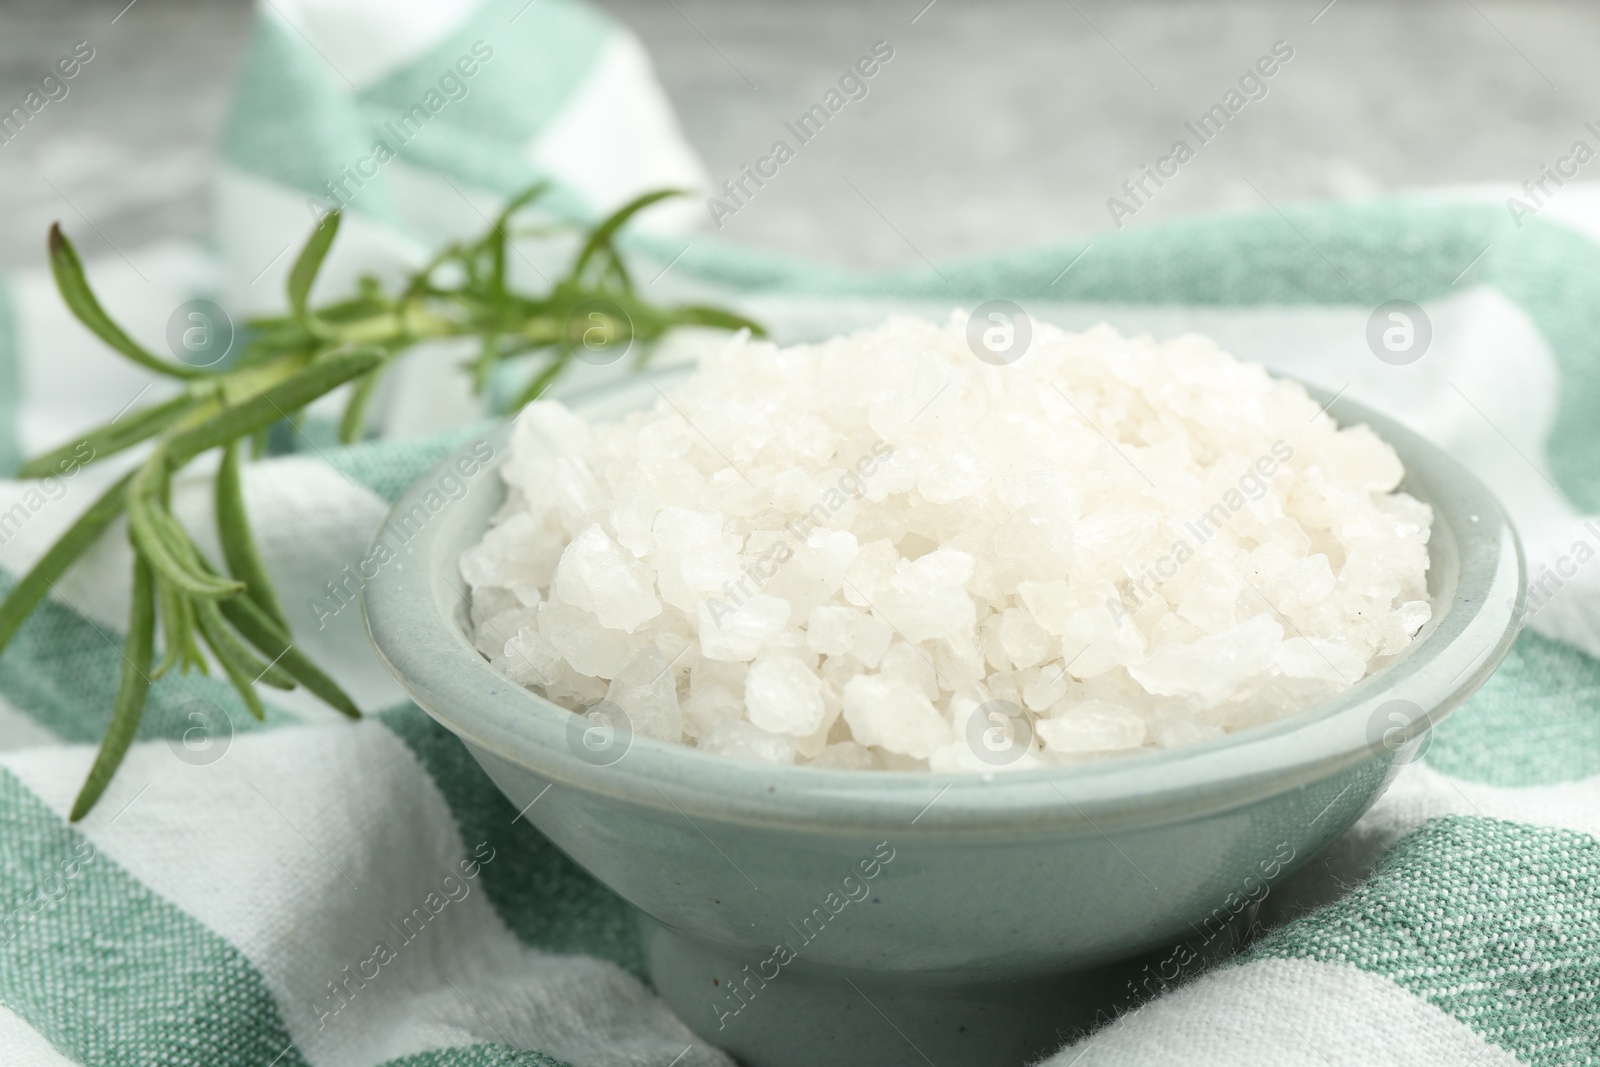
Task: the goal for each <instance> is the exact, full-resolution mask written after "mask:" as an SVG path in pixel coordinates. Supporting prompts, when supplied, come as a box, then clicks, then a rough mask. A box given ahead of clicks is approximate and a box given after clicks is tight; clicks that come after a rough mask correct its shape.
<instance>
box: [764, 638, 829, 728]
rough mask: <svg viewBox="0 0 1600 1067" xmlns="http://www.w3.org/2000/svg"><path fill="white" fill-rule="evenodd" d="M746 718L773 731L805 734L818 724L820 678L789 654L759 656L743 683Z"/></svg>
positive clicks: (820, 713)
mask: <svg viewBox="0 0 1600 1067" xmlns="http://www.w3.org/2000/svg"><path fill="white" fill-rule="evenodd" d="M744 702H745V709H746V712H747V713H748V714H749V716H750V721H751V722H753V723H755V724H756V725H757V726H759V727H761V728H762V729H763V730H766V731H769V732H770V733H775V734H792V735H794V736H796V737H805V736H807V735H809V734H814V733H816V732H817V729H818V728H819V727H820V726H821V725H822V719H823V715H824V714H825V713H826V711H827V708H826V707H825V706H824V705H823V702H822V679H820V678H818V677H817V676H816V674H815V673H814V672H813V671H812V670H811V668H809V667H807V666H806V665H805V664H804V663H802V662H800V661H799V660H798V659H796V658H795V657H793V656H788V655H784V654H783V653H776V654H767V655H762V656H760V657H759V658H758V659H757V660H756V661H755V662H754V663H752V664H750V674H749V675H748V677H746V679H745V683H744Z"/></svg>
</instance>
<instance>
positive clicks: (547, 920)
mask: <svg viewBox="0 0 1600 1067" xmlns="http://www.w3.org/2000/svg"><path fill="white" fill-rule="evenodd" d="M380 718H381V719H382V721H383V724H384V725H385V726H387V727H389V729H391V730H393V731H394V732H395V734H396V735H397V736H399V738H400V739H401V740H402V741H404V742H405V743H406V745H407V746H408V747H409V748H410V749H411V751H412V752H413V753H415V754H416V757H417V760H418V762H420V763H421V764H422V766H423V767H424V768H425V769H426V770H427V772H428V776H429V777H430V778H432V779H433V781H434V784H435V785H437V786H438V787H439V792H440V793H442V794H443V795H444V798H445V802H446V803H447V804H449V805H450V811H451V814H452V815H453V816H454V817H455V820H456V825H457V826H458V827H459V828H460V831H461V839H462V840H463V841H464V842H466V844H467V847H468V848H472V847H474V846H475V845H476V844H477V843H478V842H480V841H487V842H489V844H490V846H491V847H493V848H494V850H495V854H496V855H497V856H499V857H501V858H500V859H497V860H496V861H495V862H494V863H492V864H489V865H487V866H485V867H484V868H483V878H484V887H485V888H486V889H487V890H488V892H489V899H490V900H491V901H493V903H494V906H495V911H496V912H498V913H499V915H500V919H501V921H502V922H504V923H505V924H506V925H507V926H508V927H510V928H511V930H512V931H513V932H515V933H516V935H517V937H518V938H520V939H521V940H522V941H523V942H524V943H526V944H529V945H533V946H534V947H535V948H541V949H544V950H546V951H547V952H559V953H564V954H579V953H581V954H583V955H588V956H596V957H598V958H600V959H603V960H609V961H611V962H612V963H615V964H617V965H618V966H620V967H623V968H624V969H626V970H629V971H632V972H633V973H634V974H636V975H638V976H640V977H641V978H643V976H644V954H643V949H642V948H641V946H640V943H639V928H638V926H637V924H636V921H635V919H634V913H633V909H632V908H630V907H629V906H628V905H627V904H626V903H624V902H623V901H622V899H621V898H619V897H618V896H617V895H616V894H615V893H612V892H611V890H609V889H607V888H606V887H605V886H603V885H601V884H600V883H599V882H597V881H595V880H594V879H593V878H591V877H590V876H589V875H588V874H587V873H586V872H585V871H584V870H583V869H582V868H580V867H579V866H578V865H577V864H575V863H573V862H572V861H571V860H570V859H568V858H567V857H566V854H565V853H563V852H562V851H561V850H560V849H558V848H556V847H555V846H554V845H552V844H551V843H550V841H549V840H548V839H547V838H546V837H545V836H544V835H543V834H541V833H540V832H539V831H538V830H535V829H534V828H533V826H532V825H531V824H530V823H529V822H528V821H527V820H526V819H519V818H517V809H516V808H514V807H512V805H511V802H510V801H509V800H507V799H506V798H505V796H504V795H503V794H502V793H501V792H500V790H499V788H498V787H497V786H496V785H495V784H494V782H493V781H492V780H490V778H489V776H488V775H487V774H485V773H484V771H483V768H481V767H479V766H478V762H477V761H476V760H474V759H473V758H472V754H471V753H470V752H468V751H467V749H466V746H465V745H463V744H462V743H461V742H460V741H459V740H457V738H456V737H455V735H454V734H452V733H450V732H449V731H448V730H446V729H445V728H444V727H443V726H440V725H439V724H438V723H436V722H434V721H433V720H432V719H430V718H429V717H428V716H427V715H426V714H425V713H424V712H423V711H422V710H421V709H420V708H418V707H416V706H415V705H408V706H406V707H404V708H401V709H397V710H394V711H387V712H384V713H383V714H382V715H381V716H380Z"/></svg>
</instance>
